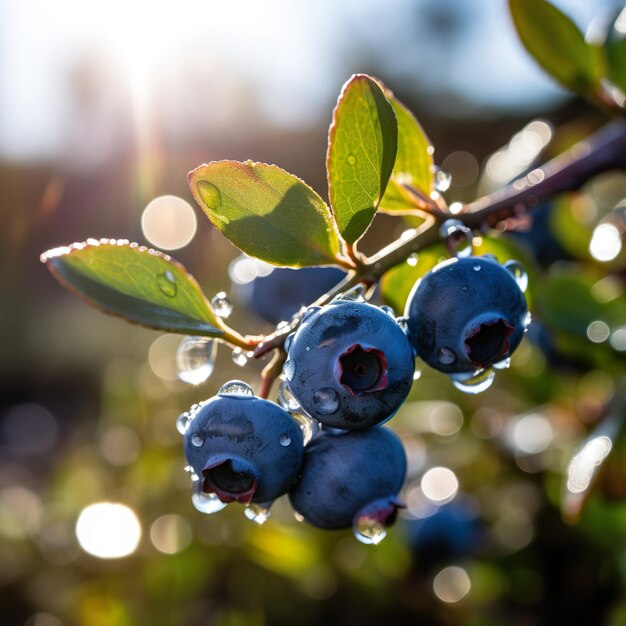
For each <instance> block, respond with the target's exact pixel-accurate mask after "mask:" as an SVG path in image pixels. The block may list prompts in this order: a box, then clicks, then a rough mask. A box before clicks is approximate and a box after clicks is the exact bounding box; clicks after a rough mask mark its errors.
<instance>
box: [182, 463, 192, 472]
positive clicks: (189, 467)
mask: <svg viewBox="0 0 626 626" xmlns="http://www.w3.org/2000/svg"><path fill="white" fill-rule="evenodd" d="M183 469H184V470H185V471H186V472H189V474H192V473H193V467H191V465H185V467H183Z"/></svg>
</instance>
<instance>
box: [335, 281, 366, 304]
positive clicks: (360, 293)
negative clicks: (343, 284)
mask: <svg viewBox="0 0 626 626" xmlns="http://www.w3.org/2000/svg"><path fill="white" fill-rule="evenodd" d="M364 294H365V286H364V285H362V284H358V285H355V286H354V287H352V289H348V291H344V293H340V294H339V295H338V296H335V297H334V298H333V302H334V301H337V300H350V301H352V302H365V297H364Z"/></svg>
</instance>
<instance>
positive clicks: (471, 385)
mask: <svg viewBox="0 0 626 626" xmlns="http://www.w3.org/2000/svg"><path fill="white" fill-rule="evenodd" d="M495 377H496V373H495V372H494V371H493V370H492V369H491V368H487V369H484V370H478V371H477V372H474V373H473V374H466V373H463V374H450V379H451V380H452V384H453V385H454V386H455V387H456V388H457V389H458V390H459V391H462V392H463V393H469V394H477V393H481V392H483V391H485V390H486V389H489V387H491V383H493V379H494V378H495Z"/></svg>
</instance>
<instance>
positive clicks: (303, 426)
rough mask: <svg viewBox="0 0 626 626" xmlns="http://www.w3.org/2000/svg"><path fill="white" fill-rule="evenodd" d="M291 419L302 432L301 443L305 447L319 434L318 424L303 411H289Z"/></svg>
mask: <svg viewBox="0 0 626 626" xmlns="http://www.w3.org/2000/svg"><path fill="white" fill-rule="evenodd" d="M291 417H293V419H294V420H295V421H296V422H297V424H298V426H300V430H301V431H302V443H303V445H305V446H306V445H307V444H308V443H309V441H311V439H313V437H314V436H315V435H316V434H317V433H318V432H319V429H320V423H319V422H318V421H317V420H314V419H313V418H312V417H311V416H310V415H308V414H307V413H305V412H304V411H303V410H300V411H291Z"/></svg>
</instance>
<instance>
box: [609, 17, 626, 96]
mask: <svg viewBox="0 0 626 626" xmlns="http://www.w3.org/2000/svg"><path fill="white" fill-rule="evenodd" d="M604 48H605V50H606V60H607V63H608V74H609V80H611V81H612V82H613V83H615V84H616V85H617V86H618V87H619V88H620V89H621V90H622V91H623V92H626V7H625V8H624V9H622V11H621V12H620V14H619V15H618V16H617V18H616V19H615V21H614V22H613V24H612V25H611V28H610V29H609V32H608V35H607V38H606V42H605V45H604Z"/></svg>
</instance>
